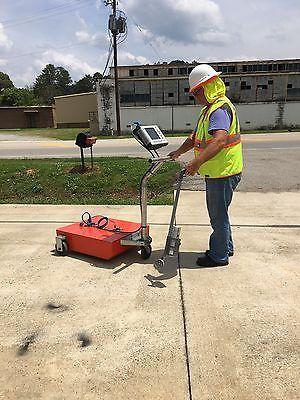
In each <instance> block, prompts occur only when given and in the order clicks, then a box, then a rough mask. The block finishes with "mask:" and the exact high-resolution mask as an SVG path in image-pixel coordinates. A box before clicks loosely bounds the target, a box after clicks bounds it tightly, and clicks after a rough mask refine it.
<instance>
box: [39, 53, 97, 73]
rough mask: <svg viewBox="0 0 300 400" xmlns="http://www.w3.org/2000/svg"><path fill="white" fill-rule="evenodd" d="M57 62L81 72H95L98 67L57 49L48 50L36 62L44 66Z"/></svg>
mask: <svg viewBox="0 0 300 400" xmlns="http://www.w3.org/2000/svg"><path fill="white" fill-rule="evenodd" d="M49 63H50V64H51V63H53V64H56V65H60V66H63V67H65V68H66V69H70V70H71V71H73V72H76V73H80V74H91V75H92V74H94V73H95V72H97V71H98V69H97V68H94V67H92V66H90V65H89V64H88V63H87V62H86V61H82V60H79V59H78V58H76V57H75V56H74V55H73V54H65V53H60V52H58V51H56V50H47V51H46V52H45V53H43V55H42V58H41V59H39V60H36V61H35V64H36V65H37V66H39V67H41V68H44V67H45V65H47V64H49Z"/></svg>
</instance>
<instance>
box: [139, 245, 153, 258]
mask: <svg viewBox="0 0 300 400" xmlns="http://www.w3.org/2000/svg"><path fill="white" fill-rule="evenodd" d="M151 253H152V247H151V245H150V244H148V245H147V246H142V247H141V257H142V259H143V260H147V259H148V258H149V257H150V256H151Z"/></svg>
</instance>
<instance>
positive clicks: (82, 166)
mask: <svg viewBox="0 0 300 400" xmlns="http://www.w3.org/2000/svg"><path fill="white" fill-rule="evenodd" d="M80 155H81V170H82V171H84V169H85V167H84V153H83V148H82V147H80Z"/></svg>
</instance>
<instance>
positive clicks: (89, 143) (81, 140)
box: [75, 132, 97, 171]
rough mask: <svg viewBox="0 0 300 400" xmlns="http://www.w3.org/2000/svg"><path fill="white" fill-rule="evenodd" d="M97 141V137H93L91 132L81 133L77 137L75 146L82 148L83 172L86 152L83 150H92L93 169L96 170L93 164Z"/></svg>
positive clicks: (92, 163)
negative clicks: (94, 146) (94, 148)
mask: <svg viewBox="0 0 300 400" xmlns="http://www.w3.org/2000/svg"><path fill="white" fill-rule="evenodd" d="M96 141H97V136H92V135H91V134H90V133H89V132H80V133H78V135H77V137H76V141H75V144H76V145H77V146H78V147H80V155H81V170H82V171H84V170H85V166H84V152H83V149H86V148H90V149H91V165H92V169H93V168H94V162H93V145H94V144H95V143H96Z"/></svg>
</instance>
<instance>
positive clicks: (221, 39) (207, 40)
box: [197, 30, 231, 46]
mask: <svg viewBox="0 0 300 400" xmlns="http://www.w3.org/2000/svg"><path fill="white" fill-rule="evenodd" d="M197 40H198V41H199V44H204V45H206V44H211V43H214V44H215V45H216V46H222V45H226V44H229V43H230V41H231V35H230V34H229V33H227V32H218V31H213V30H208V31H206V32H203V33H200V34H198V35H197Z"/></svg>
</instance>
